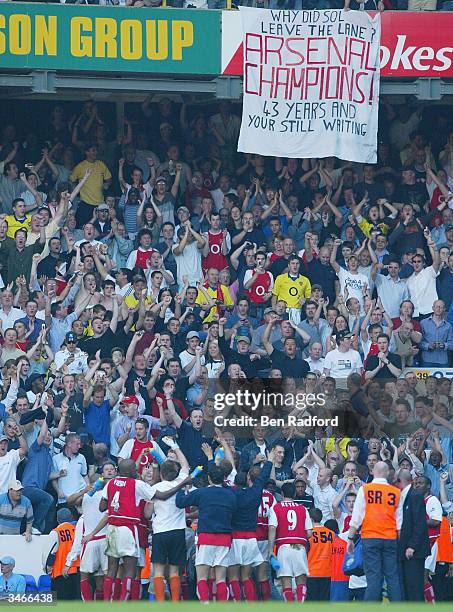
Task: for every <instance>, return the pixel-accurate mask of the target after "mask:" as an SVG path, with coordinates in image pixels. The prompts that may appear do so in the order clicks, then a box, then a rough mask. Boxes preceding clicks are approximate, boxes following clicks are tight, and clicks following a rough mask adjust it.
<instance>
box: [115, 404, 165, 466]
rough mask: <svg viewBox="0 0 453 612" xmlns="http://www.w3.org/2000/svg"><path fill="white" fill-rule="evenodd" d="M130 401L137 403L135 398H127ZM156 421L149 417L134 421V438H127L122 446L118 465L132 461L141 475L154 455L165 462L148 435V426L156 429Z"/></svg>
mask: <svg viewBox="0 0 453 612" xmlns="http://www.w3.org/2000/svg"><path fill="white" fill-rule="evenodd" d="M132 400H135V401H137V398H136V397H135V396H132V397H128V401H132ZM157 421H158V419H155V418H154V417H149V416H140V417H138V418H137V419H135V423H134V427H133V428H134V430H135V437H134V438H132V439H131V438H129V439H128V440H126V442H125V443H124V444H123V446H122V448H121V450H120V452H119V455H118V462H119V463H121V461H123V460H124V459H132V460H133V461H135V463H136V465H137V470H138V472H139V474H141V472H142V470H143V468H144V467H145V465H148V463H150V462H151V463H152V461H153V456H154V455H157V456H158V457H159V459H160V460H161V461H164V460H165V454H164V453H163V451H162V449H161V448H160V446H159V445H158V444H157V442H155V441H154V440H152V439H151V435H150V426H151V427H153V428H154V427H156V422H157ZM157 425H158V423H157Z"/></svg>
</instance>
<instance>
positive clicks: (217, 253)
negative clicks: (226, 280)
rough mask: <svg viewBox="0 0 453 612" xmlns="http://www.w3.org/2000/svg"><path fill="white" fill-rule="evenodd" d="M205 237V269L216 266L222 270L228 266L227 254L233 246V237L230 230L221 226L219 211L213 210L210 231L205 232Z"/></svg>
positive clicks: (203, 264)
mask: <svg viewBox="0 0 453 612" xmlns="http://www.w3.org/2000/svg"><path fill="white" fill-rule="evenodd" d="M203 237H204V238H206V242H205V245H204V247H203V261H202V266H203V271H204V272H206V271H207V270H209V268H215V269H216V270H218V271H219V272H220V270H223V269H224V268H228V260H227V258H226V255H227V254H228V252H229V250H230V248H231V239H230V235H229V234H228V232H227V231H226V230H222V229H221V228H220V215H219V213H218V212H217V211H213V212H211V216H210V218H209V231H208V232H206V233H205V234H203Z"/></svg>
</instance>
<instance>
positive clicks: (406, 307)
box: [392, 300, 422, 333]
mask: <svg viewBox="0 0 453 612" xmlns="http://www.w3.org/2000/svg"><path fill="white" fill-rule="evenodd" d="M413 314H414V305H413V304H412V302H411V301H410V300H404V302H401V306H400V316H399V317H395V318H394V319H392V323H393V331H396V330H397V329H398V328H399V327H401V325H402V324H403V323H404V322H405V321H409V322H410V323H412V325H413V326H414V331H415V332H420V333H421V331H422V328H421V325H420V323H419V322H418V321H417V320H416V319H413V318H412V316H413Z"/></svg>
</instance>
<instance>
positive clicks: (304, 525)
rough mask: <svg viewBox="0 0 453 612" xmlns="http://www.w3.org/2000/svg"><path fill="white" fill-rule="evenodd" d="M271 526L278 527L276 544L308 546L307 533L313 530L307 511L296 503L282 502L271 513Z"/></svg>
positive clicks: (278, 545)
mask: <svg viewBox="0 0 453 612" xmlns="http://www.w3.org/2000/svg"><path fill="white" fill-rule="evenodd" d="M269 526H272V527H276V528H277V530H276V536H275V544H276V546H277V547H280V546H283V545H284V544H302V545H303V546H307V544H308V537H307V531H308V530H309V529H312V528H313V524H312V522H311V518H310V517H309V516H308V513H307V510H306V509H305V507H304V506H302V505H301V504H298V503H297V502H295V501H282V502H278V503H277V504H275V506H274V507H273V508H271V510H270V512H269Z"/></svg>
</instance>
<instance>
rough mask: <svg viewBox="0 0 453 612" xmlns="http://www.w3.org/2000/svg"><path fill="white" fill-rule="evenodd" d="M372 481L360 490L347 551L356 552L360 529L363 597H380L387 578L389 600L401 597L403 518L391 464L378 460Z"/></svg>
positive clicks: (372, 599)
mask: <svg viewBox="0 0 453 612" xmlns="http://www.w3.org/2000/svg"><path fill="white" fill-rule="evenodd" d="M373 475H374V478H373V481H372V482H370V483H369V484H365V485H363V486H362V487H361V488H360V489H359V490H358V493H357V498H356V501H355V505H354V510H353V512H352V518H351V523H350V526H349V532H348V552H349V553H350V554H352V553H353V552H354V541H355V536H356V533H357V532H358V531H359V529H361V537H362V546H363V569H364V572H365V576H366V581H367V587H366V591H365V597H364V601H381V600H382V587H383V584H384V578H385V580H386V583H387V591H388V597H389V599H390V601H401V588H400V582H399V576H398V564H397V541H398V536H399V531H400V529H401V524H402V519H403V509H402V504H401V500H400V496H401V492H400V490H399V489H397V488H396V487H394V486H393V485H391V484H389V482H388V476H389V467H388V465H387V464H386V463H385V462H384V461H378V462H377V463H376V465H375V466H374V470H373Z"/></svg>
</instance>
